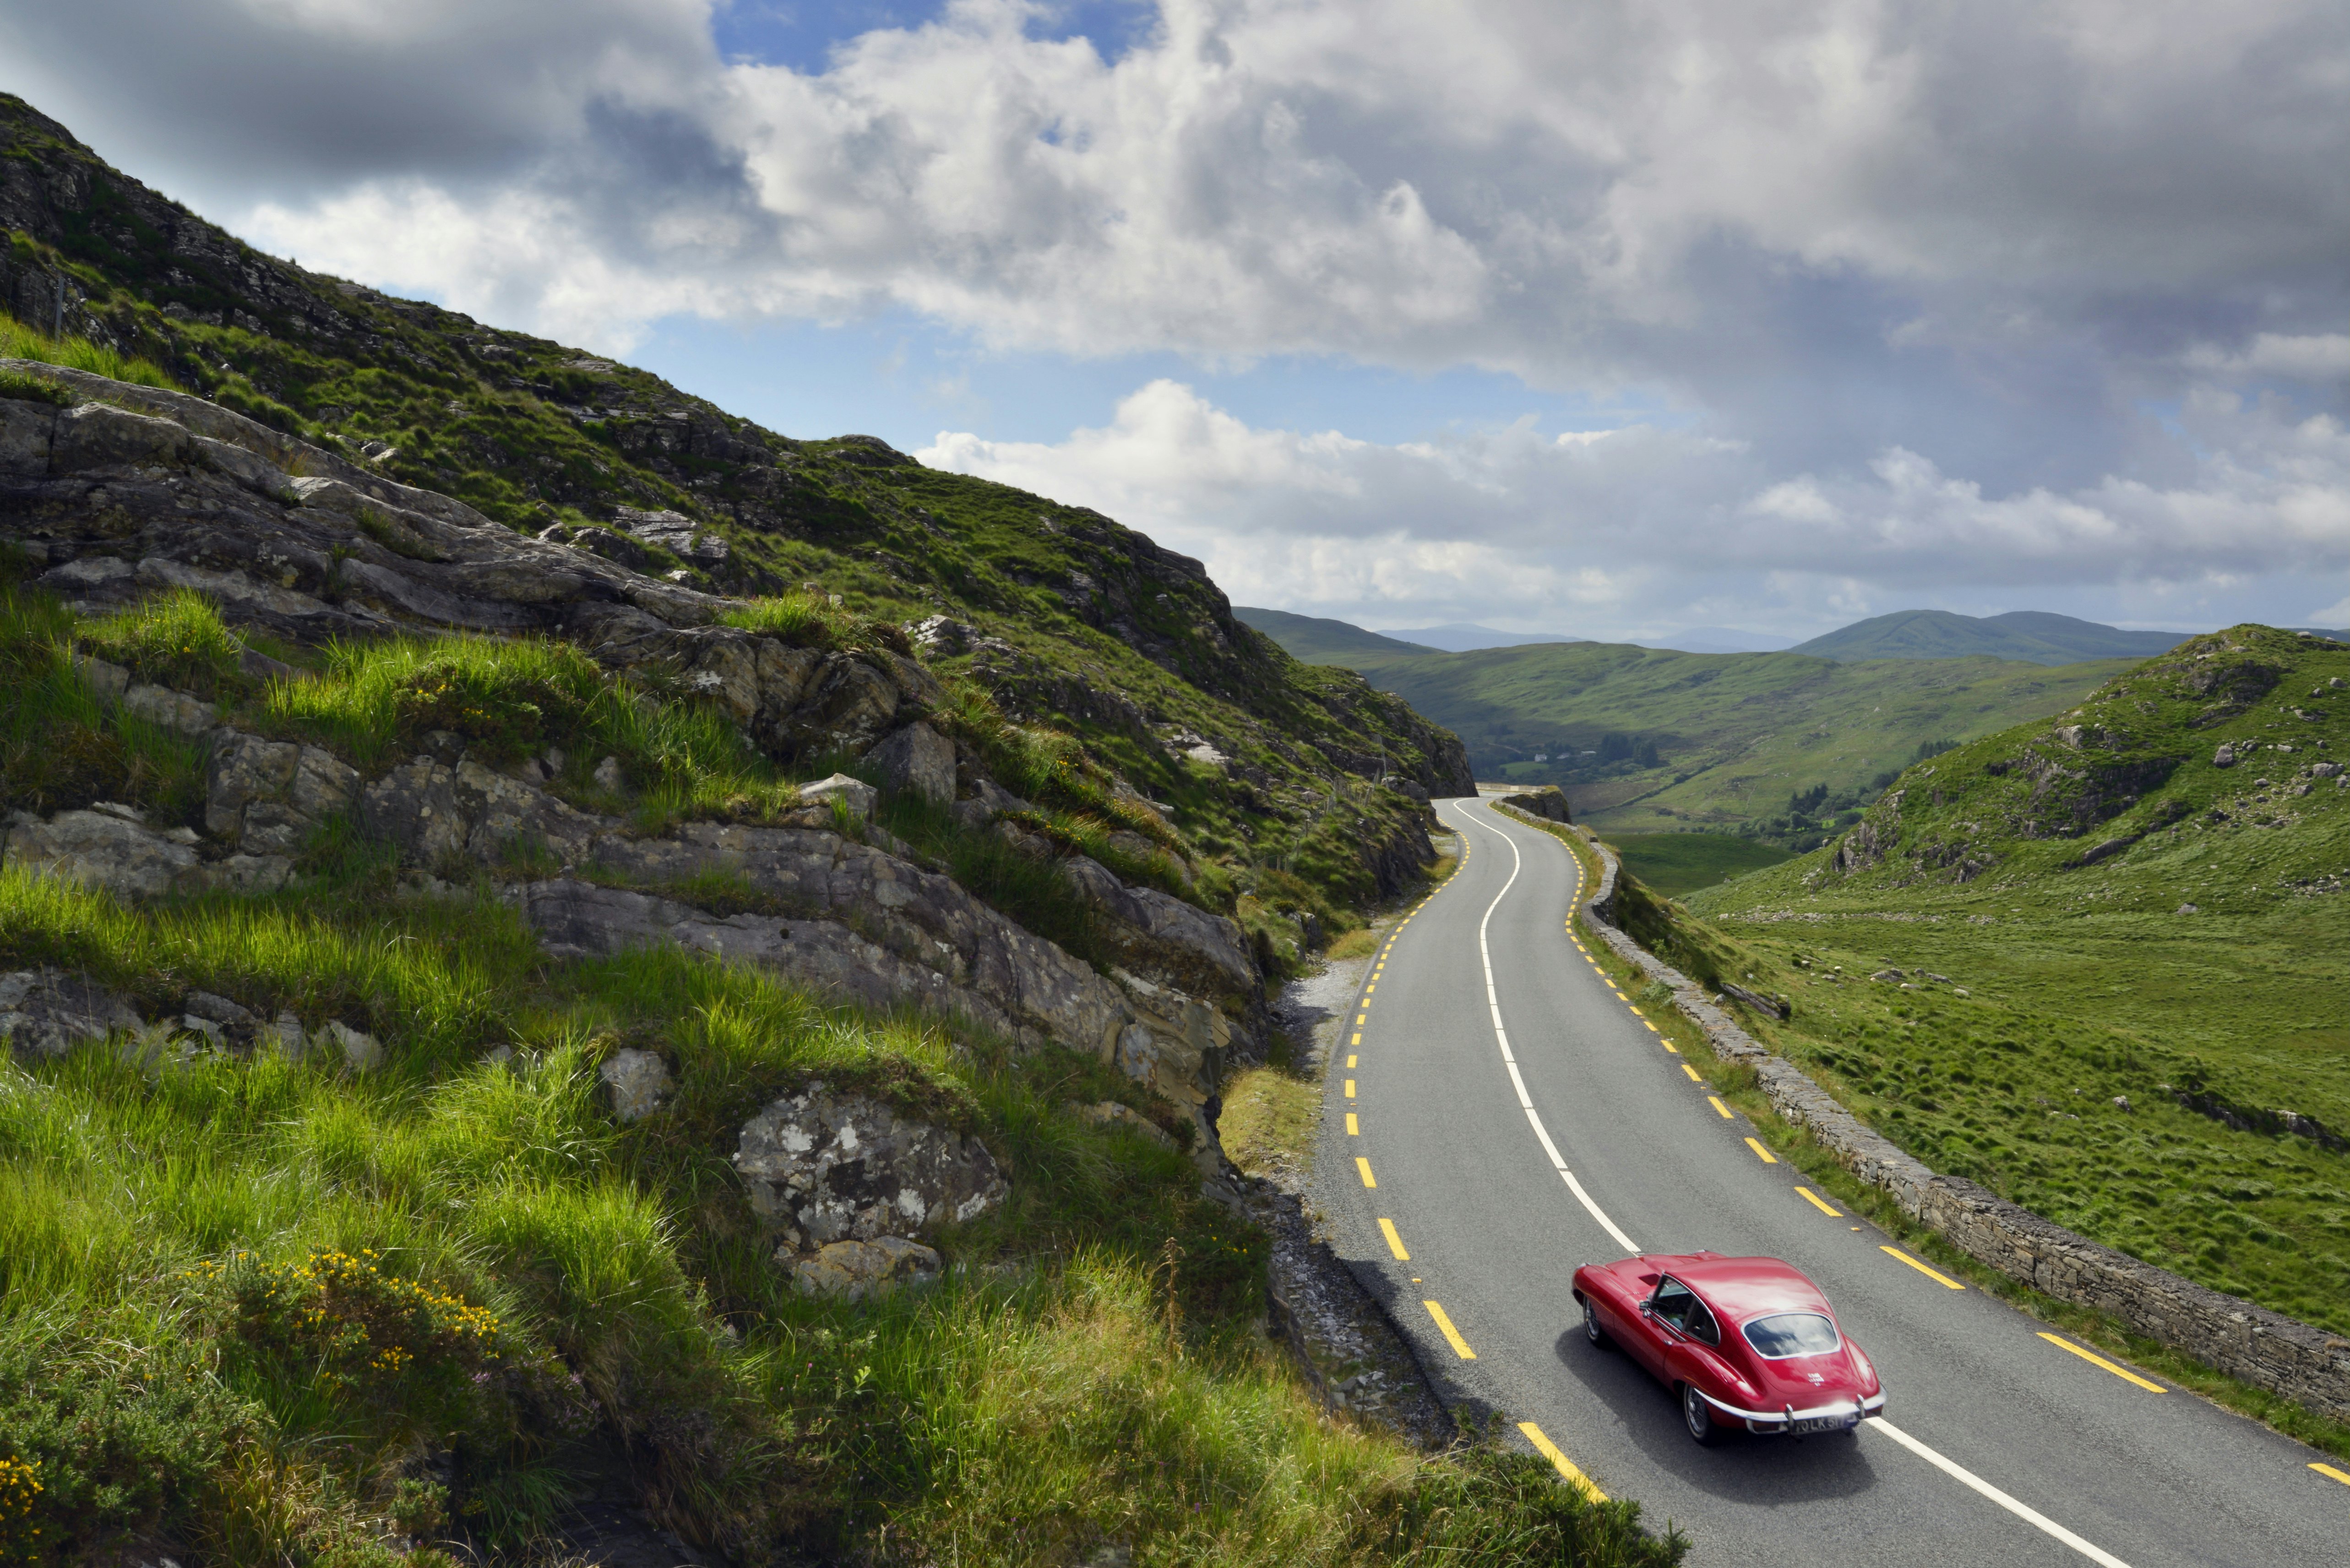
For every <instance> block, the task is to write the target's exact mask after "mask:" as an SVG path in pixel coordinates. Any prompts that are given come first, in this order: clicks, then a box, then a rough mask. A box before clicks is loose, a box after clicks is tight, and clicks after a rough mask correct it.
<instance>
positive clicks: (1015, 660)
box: [0, 98, 1471, 920]
mask: <svg viewBox="0 0 2350 1568" xmlns="http://www.w3.org/2000/svg"><path fill="white" fill-rule="evenodd" d="M0 226H5V228H6V229H7V230H8V244H7V247H6V248H5V250H4V251H0V302H5V305H6V306H7V308H8V309H9V310H11V311H12V312H14V314H15V315H16V317H17V318H18V319H19V320H20V321H23V322H27V323H31V324H34V325H36V326H38V327H41V328H43V329H44V330H47V329H48V328H50V327H53V326H56V325H57V324H59V322H60V321H61V323H62V326H63V327H64V329H65V331H66V332H67V333H68V335H78V336H80V337H85V338H88V339H89V340H90V341H92V342H94V343H97V344H100V345H104V346H108V347H110V348H114V349H117V350H120V351H121V352H123V353H125V354H131V355H137V356H140V357H143V358H146V359H148V360H150V361H151V362H152V363H153V364H154V365H156V366H159V367H161V369H162V371H163V372H164V378H163V379H169V380H171V381H173V382H176V383H177V384H178V385H179V386H180V387H181V388H182V389H185V390H187V391H189V392H191V393H193V394H196V395H198V396H200V397H202V398H203V399H204V400H206V401H208V402H209V403H211V404H213V405H214V406H215V407H217V408H219V409H221V410H227V411H230V412H233V413H237V414H242V415H244V417H246V418H247V419H249V420H251V421H254V422H255V423H256V424H258V425H260V426H263V427H265V428H266V429H268V430H270V431H276V433H277V434H279V435H281V436H284V437H286V438H289V439H291V440H293V441H300V442H304V443H307V445H309V446H310V447H313V448H315V449H317V450H318V451H321V452H326V453H328V454H330V455H332V456H333V457H335V458H336V459H337V460H338V461H339V462H341V463H343V464H344V465H345V468H346V469H347V470H348V472H353V473H364V474H365V475H367V476H369V478H370V479H373V480H376V481H380V482H387V483H393V484H397V485H401V486H406V487H408V488H409V490H411V491H421V492H428V493H434V494H438V495H442V496H445V497H447V498H448V499H449V500H450V501H452V502H455V503H460V504H463V507H465V508H466V509H467V511H466V513H465V515H467V516H469V517H476V518H480V519H483V520H485V521H486V522H488V523H490V524H496V525H497V526H498V527H499V528H500V529H501V530H502V531H504V533H505V534H507V535H530V536H533V537H536V538H539V539H541V540H544V541H546V542H548V543H554V544H560V545H565V546H567V555H566V556H563V557H560V558H564V559H567V560H570V561H573V562H575V563H577V562H579V561H580V560H581V559H582V558H583V557H584V558H591V559H593V560H595V561H602V562H608V563H610V564H612V565H614V566H623V567H627V568H630V569H631V570H632V571H634V572H635V573H637V574H639V575H640V576H644V577H647V578H650V579H654V580H656V581H659V582H660V583H664V584H670V585H673V586H675V587H679V588H682V589H691V590H695V591H699V592H702V593H706V594H716V595H732V596H736V597H748V596H760V595H766V596H773V595H775V594H780V593H785V592H797V591H800V590H801V589H802V588H803V587H806V586H809V585H813V586H814V587H815V588H816V591H817V592H819V593H821V594H823V595H825V596H827V597H831V596H837V597H838V599H839V601H840V603H841V605H842V607H845V608H847V610H849V611H851V612H854V613H856V614H858V615H860V616H862V617H864V618H868V619H870V620H875V621H881V622H889V623H895V624H899V625H905V626H913V625H917V624H920V623H929V627H928V629H927V631H926V632H925V633H924V637H923V643H924V653H925V658H926V659H927V661H928V663H929V665H930V667H931V670H933V672H934V674H936V675H939V676H941V677H952V676H956V675H962V676H966V677H968V678H969V679H970V680H972V681H973V682H975V683H977V684H978V685H980V686H981V687H983V688H984V689H985V690H986V691H988V692H989V693H990V694H991V695H992V696H993V699H994V700H995V701H996V703H997V704H998V705H999V707H1000V708H1001V709H1002V710H1003V711H1004V712H1005V713H1006V714H1007V715H1009V716H1010V717H1012V718H1013V719H1014V720H1017V721H1022V722H1041V723H1047V724H1051V725H1054V726H1055V727H1058V728H1062V729H1065V730H1066V731H1068V732H1071V733H1073V734H1075V735H1076V736H1078V737H1080V738H1081V739H1082V741H1083V742H1084V743H1085V745H1086V747H1087V751H1088V753H1089V754H1090V755H1092V756H1093V757H1095V758H1096V759H1097V761H1099V762H1100V763H1102V764H1103V765H1105V766H1106V767H1107V768H1110V769H1112V770H1114V771H1116V772H1117V773H1118V774H1120V775H1121V776H1122V777H1124V778H1125V779H1127V780H1128V782H1129V783H1130V784H1132V786H1133V787H1134V788H1135V789H1137V790H1139V791H1140V792H1142V793H1144V794H1149V795H1150V796H1151V797H1152V798H1154V799H1158V800H1160V801H1163V802H1166V803H1168V804H1169V805H1170V807H1171V808H1172V815H1173V816H1174V818H1175V820H1176V821H1177V823H1178V824H1179V826H1180V829H1181V831H1182V832H1184V833H1185V834H1186V835H1187V837H1188V840H1189V842H1190V843H1191V845H1192V846H1194V847H1195V848H1196V849H1197V850H1198V851H1199V853H1200V856H1201V858H1203V859H1204V860H1205V861H1207V862H1210V863H1212V864H1215V865H1218V866H1221V867H1229V869H1230V875H1231V877H1232V886H1233V887H1234V888H1237V889H1238V890H1239V891H1242V892H1247V893H1252V894H1255V895H1258V896H1261V897H1263V898H1267V899H1269V900H1270V901H1272V902H1274V903H1276V904H1279V905H1282V906H1284V907H1290V908H1298V907H1305V908H1313V909H1316V910H1317V912H1318V913H1319V914H1320V915H1321V916H1322V917H1323V918H1324V919H1325V920H1327V919H1329V918H1330V917H1332V916H1333V915H1335V914H1336V913H1337V912H1338V911H1339V910H1340V909H1343V908H1344V907H1346V906H1347V905H1349V904H1360V903H1361V902H1363V901H1364V900H1366V899H1368V898H1374V897H1377V896H1378V895H1379V894H1380V893H1382V892H1388V891H1392V890H1393V889H1394V888H1395V887H1396V886H1397V885H1398V877H1399V875H1401V874H1402V873H1403V872H1404V871H1405V870H1406V869H1407V868H1408V867H1410V866H1411V865H1413V864H1415V863H1416V861H1417V860H1418V859H1419V858H1420V857H1423V856H1424V854H1425V844H1424V839H1421V838H1419V837H1417V836H1416V834H1417V824H1418V821H1419V813H1418V809H1417V807H1418V805H1419V803H1420V802H1421V801H1422V800H1423V799H1424V797H1425V796H1426V795H1428V794H1459V793H1465V792H1466V791H1467V790H1468V789H1469V788H1470V787H1471V786H1470V782H1469V774H1468V767H1467V763H1466V758H1465V755H1464V753H1463V752H1462V751H1461V746H1460V744H1459V742H1457V741H1456V740H1455V738H1454V737H1453V736H1452V735H1451V734H1450V733H1449V732H1445V731H1443V730H1440V729H1439V728H1437V727H1435V726H1433V725H1430V724H1429V723H1427V722H1424V721H1423V720H1421V719H1420V718H1419V716H1418V715H1417V714H1415V713H1414V712H1413V711H1411V710H1410V708H1409V706H1408V705H1406V704H1405V703H1404V702H1403V701H1399V700H1398V699H1395V698H1391V697H1388V696H1385V695H1383V694H1380V693H1378V692H1376V691H1372V690H1371V689H1370V688H1369V687H1368V686H1367V684H1365V683H1364V682H1363V681H1362V680H1359V679H1358V678H1357V677H1356V676H1354V675H1352V674H1351V673H1349V672H1347V671H1343V670H1310V669H1307V668H1305V667H1303V666H1301V665H1299V664H1297V663H1296V662H1295V661H1294V660H1292V659H1290V658H1289V657H1288V656H1287V655H1286V654H1284V652H1282V650H1281V649H1279V648H1277V647H1276V646H1274V644H1273V643H1271V642H1270V641H1269V640H1267V639H1264V638H1263V637H1261V636H1259V635H1258V634H1257V633H1255V632H1254V631H1253V630H1251V629H1250V628H1247V627H1245V626H1243V625H1242V624H1241V623H1240V622H1239V621H1237V620H1235V619H1234V618H1233V617H1232V607H1231V606H1230V604H1229V603H1228V601H1227V600H1226V599H1225V597H1224V596H1223V594H1222V592H1221V591H1219V590H1218V589H1217V587H1215V585H1214V584H1213V583H1212V582H1211V581H1210V580H1209V579H1208V576H1207V575H1206V573H1205V571H1204V570H1203V569H1202V568H1201V566H1200V564H1199V563H1198V562H1196V561H1193V560H1191V559H1189V558H1188V557H1185V556H1178V555H1175V554H1174V553H1172V552H1170V551H1167V550H1164V549H1161V548H1159V546H1158V545H1154V544H1152V543H1151V541H1150V540H1149V539H1148V538H1146V537H1144V536H1143V535H1139V534H1137V533H1135V532H1133V531H1132V530H1130V529H1128V528H1125V527H1122V526H1120V525H1119V524H1117V523H1115V522H1113V521H1111V520H1110V519H1108V518H1106V517H1103V516H1100V515H1098V514H1094V513H1090V512H1087V511H1085V510H1083V509H1079V508H1071V507H1065V506H1061V505H1057V504H1053V503H1050V502H1047V501H1045V500H1043V499H1041V498H1039V497H1037V496H1034V495H1029V494H1025V493H1022V492H1018V491H1014V490H1012V489H1009V488H1006V487H1004V486H1001V485H996V484H992V483H986V482H984V481H979V480H972V479H967V478H963V477H961V476H957V475H951V474H944V473H938V472H932V471H930V470H928V469H925V468H923V467H921V466H920V464H919V463H916V462H914V461H913V460H911V459H910V458H908V457H906V456H905V455H903V454H902V453H899V452H894V451H892V450H891V449H889V447H888V446H887V445H885V444H884V443H882V442H880V441H877V440H874V439H872V438H870V437H862V436H844V437H839V438H837V439H833V440H827V441H801V440H795V439H792V438H790V437H786V436H782V435H778V434H776V433H775V432H773V431H765V430H762V429H760V428H759V427H758V426H756V425H754V424H752V423H750V422H749V421H743V420H739V419H735V418H733V417H732V416H730V415H728V414H726V413H725V412H723V410H719V409H717V408H715V407H713V406H712V405H711V404H709V403H707V402H704V401H702V400H699V399H694V398H691V397H687V396H685V395H683V394H681V393H680V392H678V391H677V390H676V389H673V388H671V387H670V386H668V385H667V384H666V383H664V382H662V381H660V380H659V379H657V378H654V377H652V376H650V375H647V374H645V373H644V372H642V371H638V370H634V369H629V368H628V367H626V366H622V365H619V364H615V363H613V362H611V361H608V360H604V359H598V358H594V357H592V356H589V355H587V354H584V353H582V352H580V351H578V350H576V349H571V348H564V347H563V346H561V345H559V344H555V343H550V342H547V341H546V340H544V339H541V338H536V337H528V336H525V335H524V334H520V333H513V332H505V331H501V330H498V329H496V328H494V327H485V326H483V325H482V324H480V323H478V322H475V321H473V320H472V319H470V318H469V317H463V316H460V315H457V314H454V313H452V312H448V311H443V310H441V309H438V308H437V307H435V306H430V305H425V304H421V303H418V302H414V301H408V300H400V299H394V298H390V297H389V296H383V295H380V294H378V293H376V292H374V291H372V290H369V289H367V288H364V287H361V286H359V285H356V284H352V283H348V282H345V281H342V280H339V279H335V278H330V277H326V276H321V275H317V274H312V273H308V272H305V271H303V270H301V269H300V268H297V267H295V266H292V265H288V264H286V263H284V262H280V261H278V260H276V259H275V258H272V257H269V256H265V255H263V254H259V253H257V252H255V251H254V250H252V249H251V248H250V247H249V246H246V245H244V244H243V243H241V242H239V241H237V240H236V239H234V237H232V236H230V235H228V234H225V233H224V232H223V231H221V230H220V229H218V228H216V227H214V226H213V225H212V224H209V223H204V222H203V221H202V220H201V219H199V218H197V217H195V216H194V215H193V214H191V213H188V212H187V211H186V210H185V209H183V208H182V207H180V206H179V205H178V204H176V203H174V202H170V201H168V200H166V199H165V198H163V197H161V196H159V195H158V194H156V193H155V192H152V191H150V190H148V189H147V188H146V187H144V186H142V185H140V183H139V182H136V181H133V180H130V179H129V178H127V177H125V176H123V175H122V174H120V172H118V171H114V170H112V169H109V167H107V166H106V165H105V164H104V163H103V162H102V161H99V159H98V158H96V157H95V156H94V155H93V154H92V153H90V151H88V149H87V148H85V147H83V146H81V145H80V144H79V143H78V141H76V140H74V139H73V137H72V136H71V135H70V134H69V133H68V131H67V130H65V129H64V128H63V127H60V126H58V125H57V124H56V123H55V122H53V121H51V120H48V119H45V118H44V117H42V116H41V115H40V114H38V113H37V112H36V111H35V110H33V109H31V108H30V107H28V106H26V104H24V103H23V102H22V101H21V100H18V99H8V98H0ZM61 281H62V285H63V293H62V298H63V311H62V316H61V317H59V315H58V314H57V307H58V301H59V297H60V293H59V286H60V282H61ZM289 450H290V449H289ZM343 483H351V481H350V480H348V479H346V480H344V481H343ZM379 543H381V542H380V541H379ZM382 547H383V548H385V549H387V550H390V551H391V552H392V553H394V554H400V555H402V556H403V558H404V559H408V560H411V561H414V562H416V563H418V565H419V566H420V567H425V568H429V567H433V566H440V567H446V568H450V569H449V570H443V571H441V572H439V573H438V574H435V573H434V572H432V571H431V570H420V571H418V572H417V573H415V574H412V575H413V576H415V579H416V580H417V581H419V582H420V583H430V584H436V585H439V587H436V591H437V592H440V593H442V596H443V597H442V598H439V599H434V600H430V601H428V600H427V599H425V598H416V599H414V600H412V602H411V603H410V604H408V605H406V606H404V607H402V609H401V612H400V613H401V616H402V617H403V618H406V619H408V620H410V621H412V622H414V623H416V624H420V625H436V626H441V627H445V628H474V629H496V630H502V631H503V630H520V629H542V630H545V629H558V628H560V625H561V623H562V620H563V617H562V615H561V614H558V613H557V611H556V608H555V607H552V601H549V604H548V605H547V606H542V607H538V608H535V609H531V610H528V611H515V610H505V611H500V612H498V614H497V616H494V617H492V618H489V619H486V620H485V619H484V618H483V612H482V610H481V608H480V603H479V597H478V596H474V597H473V600H472V601H470V602H469V601H468V597H467V596H465V595H463V594H458V595H450V594H448V593H447V591H446V585H447V583H448V582H449V581H450V580H452V578H453V577H461V576H464V575H465V573H464V572H463V566H465V565H466V564H467V563H465V562H463V561H462V560H460V559H458V558H456V557H453V556H452V558H451V559H449V560H447V561H442V562H433V561H431V560H429V559H427V557H429V556H431V555H432V554H433V553H434V551H435V550H436V549H438V548H440V546H432V547H425V546H421V545H416V544H414V543H413V542H402V541H399V540H394V541H392V542H390V543H388V544H383V545H382ZM549 558H550V559H554V558H557V557H549ZM362 575H364V574H362ZM592 575H593V574H592V573H591V576H592ZM598 580H601V579H600V578H599V579H598ZM312 587H316V584H315V583H314V584H312ZM631 591H633V592H635V593H638V594H639V595H642V594H645V593H649V592H650V591H651V590H650V588H645V587H639V588H637V589H634V590H631ZM311 597H314V598H316V597H318V596H317V594H315V593H313V594H312V595H311ZM328 597H329V598H332V597H333V596H328ZM248 602H249V601H248ZM322 602H325V601H323V600H322ZM338 602H339V601H338ZM327 625H328V622H321V623H320V626H321V628H325V627H326V626H327ZM1383 781H1384V783H1385V785H1386V786H1387V787H1382V784H1383Z"/></svg>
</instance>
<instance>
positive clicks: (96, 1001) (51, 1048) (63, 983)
mask: <svg viewBox="0 0 2350 1568" xmlns="http://www.w3.org/2000/svg"><path fill="white" fill-rule="evenodd" d="M141 1027H143V1023H142V1021H141V1020H140V1016H139V1014H138V1013H137V1012H134V1011H133V1010H132V1009H131V1006H130V1002H129V1001H128V1000H126V999H125V998H124V997H122V996H120V995H119V994H117V993H116V992H111V991H109V990H107V989H106V988H105V987H104V986H102V985H99V984H97V983H96V982H95V981H90V980H88V979H87V978H86V977H84V976H81V975H78V974H68V973H67V972H66V971H63V970H56V969H27V970H18V971H15V972H14V973H9V974H0V1040H5V1042H7V1044H8V1047H9V1049H10V1050H11V1051H12V1052H14V1053H15V1054H16V1058H17V1060H19V1061H22V1062H33V1061H38V1060H43V1059H48V1058H55V1057H58V1056H62V1055H64V1054H66V1053H67V1052H68V1051H70V1050H72V1049H73V1048H74V1047H75V1046H77V1045H79V1044H83V1043H85V1042H87V1041H92V1040H104V1039H106V1038H108V1037H109V1035H113V1034H130V1033H137V1032H138V1031H139V1030H140V1028H141Z"/></svg>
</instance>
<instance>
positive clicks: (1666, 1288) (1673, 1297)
mask: <svg viewBox="0 0 2350 1568" xmlns="http://www.w3.org/2000/svg"><path fill="white" fill-rule="evenodd" d="M1691 1308H1695V1309H1696V1310H1697V1311H1699V1312H1703V1311H1705V1308H1704V1306H1703V1305H1702V1304H1700V1302H1699V1301H1698V1299H1697V1297H1695V1296H1693V1295H1691V1294H1690V1288H1689V1287H1688V1286H1687V1285H1685V1284H1683V1283H1681V1282H1679V1280H1677V1279H1675V1278H1673V1277H1672V1276H1671V1275H1670V1274H1667V1275H1666V1276H1665V1277H1664V1278H1663V1279H1661V1280H1659V1281H1658V1282H1657V1293H1656V1294H1655V1295H1653V1296H1651V1297H1649V1298H1648V1311H1649V1312H1650V1313H1651V1314H1653V1315H1654V1316H1655V1317H1657V1318H1658V1319H1659V1321H1661V1322H1664V1323H1669V1324H1672V1325H1673V1326H1674V1327H1675V1328H1678V1329H1679V1330H1681V1331H1682V1332H1683V1333H1687V1332H1688V1330H1689V1320H1690V1309H1691Z"/></svg>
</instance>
